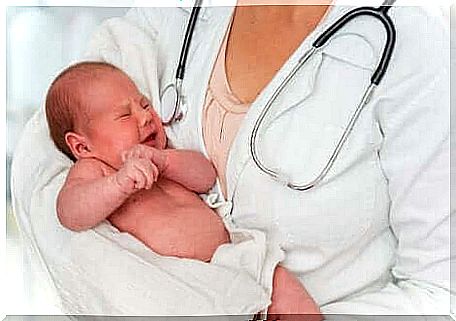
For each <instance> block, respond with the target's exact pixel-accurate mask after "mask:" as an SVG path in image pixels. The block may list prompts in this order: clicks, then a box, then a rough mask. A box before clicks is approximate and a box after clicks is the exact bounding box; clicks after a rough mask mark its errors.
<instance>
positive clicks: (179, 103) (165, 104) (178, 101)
mask: <svg viewBox="0 0 456 321" xmlns="http://www.w3.org/2000/svg"><path fill="white" fill-rule="evenodd" d="M177 86H181V82H178V83H177ZM177 86H176V85H175V84H174V83H172V84H169V85H168V86H166V87H165V88H164V89H163V91H162V94H161V95H160V101H161V108H160V111H161V119H162V123H163V125H165V126H169V125H172V124H174V123H177V122H180V121H182V120H183V119H184V118H185V116H186V111H187V109H186V104H185V99H184V97H183V96H182V95H181V94H180V93H181V92H182V91H181V90H179V89H178V88H177Z"/></svg>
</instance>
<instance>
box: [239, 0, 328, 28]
mask: <svg viewBox="0 0 456 321" xmlns="http://www.w3.org/2000/svg"><path fill="white" fill-rule="evenodd" d="M306 2H309V1H308V0H291V1H290V4H288V3H289V2H286V3H287V5H282V4H280V5H278V4H277V2H276V0H239V1H238V3H237V6H238V8H237V10H236V11H237V12H238V13H237V14H239V15H244V18H245V19H247V20H248V21H251V23H256V22H263V23H270V22H275V23H277V22H284V23H292V22H294V21H297V22H303V21H315V20H316V21H319V20H320V19H321V17H323V16H324V14H325V13H326V11H327V10H328V7H329V6H330V5H331V2H332V0H319V1H318V4H315V2H311V3H313V4H312V5H307V4H306ZM320 2H321V4H320Z"/></svg>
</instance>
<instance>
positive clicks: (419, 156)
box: [322, 8, 452, 320]
mask: <svg viewBox="0 0 456 321" xmlns="http://www.w3.org/2000/svg"><path fill="white" fill-rule="evenodd" d="M407 10H410V11H409V12H408V13H407ZM407 10H406V9H402V8H401V9H394V10H392V12H396V13H395V17H394V20H395V21H396V25H397V29H398V41H397V50H396V52H395V56H393V60H392V63H391V67H390V73H391V76H390V77H389V78H388V76H387V78H385V80H384V86H383V87H382V88H380V87H379V88H378V92H377V97H379V98H377V100H376V102H375V104H376V108H377V110H376V111H377V116H378V117H377V120H378V126H379V129H380V131H381V133H382V136H383V142H382V145H381V147H380V149H379V150H378V158H379V163H380V165H381V167H382V170H383V173H384V176H385V178H386V180H387V182H388V188H389V196H390V214H389V218H390V228H391V230H392V232H393V233H394V235H395V237H396V240H397V247H396V259H395V264H394V266H393V267H392V270H391V274H392V277H393V281H392V282H391V283H389V284H388V285H387V286H386V287H384V288H383V289H381V290H379V291H377V292H371V293H365V294H361V295H357V296H353V297H351V298H348V299H346V300H342V301H339V302H334V303H331V304H328V305H326V306H324V307H323V308H322V310H323V312H324V313H327V314H330V313H359V314H371V315H379V314H383V315H385V314H393V315H401V314H415V315H416V314H420V315H421V314H427V315H429V314H433V315H448V314H449V313H450V213H451V212H452V211H451V210H450V185H449V177H450V128H449V118H450V111H449V107H450V104H449V38H448V30H447V28H446V26H445V24H444V23H443V22H442V21H441V20H440V19H439V18H438V17H432V16H429V15H427V14H425V13H424V12H423V11H422V10H418V9H407ZM404 21H408V22H410V21H414V22H413V24H414V30H413V32H412V31H408V30H410V27H409V26H408V27H407V26H405V25H404V24H405V22H404ZM330 319H331V317H329V316H328V320H330ZM356 319H360V318H359V317H358V316H357V317H356Z"/></svg>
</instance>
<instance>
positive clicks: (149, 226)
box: [108, 179, 229, 262]
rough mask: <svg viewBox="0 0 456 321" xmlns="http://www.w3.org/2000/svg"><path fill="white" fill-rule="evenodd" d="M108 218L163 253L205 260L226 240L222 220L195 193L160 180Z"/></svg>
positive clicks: (122, 229) (121, 229)
mask: <svg viewBox="0 0 456 321" xmlns="http://www.w3.org/2000/svg"><path fill="white" fill-rule="evenodd" d="M108 219H109V221H110V222H111V223H112V224H113V225H114V226H115V227H117V228H118V229H119V230H120V231H122V232H128V233H130V234H132V235H133V236H135V237H136V238H138V239H139V240H141V241H142V242H143V243H144V244H146V245H147V246H149V247H150V248H151V249H152V250H153V251H154V252H156V253H158V254H161V255H166V256H177V257H183V258H191V259H198V260H202V261H206V262H207V261H209V260H210V259H211V258H212V255H213V254H214V252H215V250H216V249H217V247H218V246H220V245H221V244H224V243H227V242H229V236H228V233H227V232H226V230H225V227H224V225H223V222H222V220H221V219H220V217H219V216H218V215H217V214H216V213H215V212H214V211H212V210H211V209H210V208H209V207H208V206H207V205H206V204H205V203H204V202H203V201H202V200H201V199H200V198H199V197H198V195H196V194H195V193H193V192H191V191H189V190H187V189H185V188H184V187H182V186H181V185H179V184H176V183H174V182H171V181H167V180H163V179H162V180H160V181H159V182H157V183H156V185H155V186H154V187H153V188H152V189H150V190H143V191H140V192H138V193H136V194H134V195H132V196H131V197H130V198H129V199H128V200H127V201H126V202H125V203H124V204H123V205H122V206H121V207H120V208H119V209H118V210H116V212H114V213H113V214H112V215H111V216H110V217H109V218H108Z"/></svg>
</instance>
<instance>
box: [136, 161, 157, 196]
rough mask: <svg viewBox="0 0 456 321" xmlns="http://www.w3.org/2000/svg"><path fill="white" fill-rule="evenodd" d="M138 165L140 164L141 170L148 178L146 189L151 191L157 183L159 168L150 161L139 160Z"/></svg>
mask: <svg viewBox="0 0 456 321" xmlns="http://www.w3.org/2000/svg"><path fill="white" fill-rule="evenodd" d="M138 164H140V169H141V171H142V173H143V175H144V176H145V178H146V186H145V188H147V189H150V188H151V187H152V185H153V184H154V183H155V182H156V181H157V176H158V168H157V167H156V166H155V165H154V164H153V163H152V162H151V161H150V160H148V159H143V158H142V159H139V160H138Z"/></svg>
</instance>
